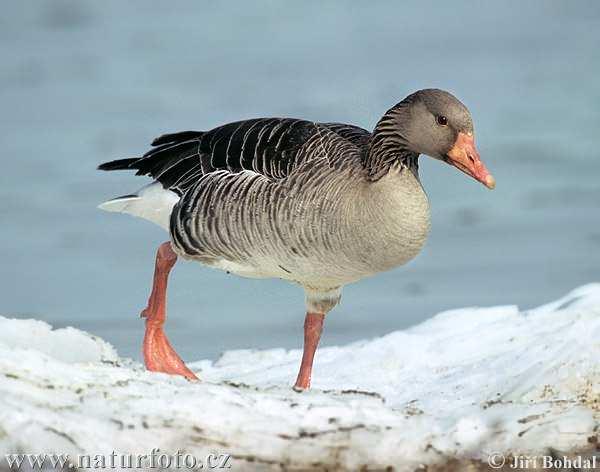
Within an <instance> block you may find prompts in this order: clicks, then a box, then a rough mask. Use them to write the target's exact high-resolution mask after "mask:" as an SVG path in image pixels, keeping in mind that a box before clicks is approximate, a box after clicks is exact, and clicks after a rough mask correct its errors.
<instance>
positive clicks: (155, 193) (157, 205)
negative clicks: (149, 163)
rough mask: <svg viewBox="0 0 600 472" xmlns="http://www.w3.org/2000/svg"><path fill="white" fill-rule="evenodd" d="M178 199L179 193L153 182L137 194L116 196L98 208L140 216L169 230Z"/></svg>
mask: <svg viewBox="0 0 600 472" xmlns="http://www.w3.org/2000/svg"><path fill="white" fill-rule="evenodd" d="M178 201H179V195H177V194H176V193H175V192H172V191H171V190H167V189H165V188H163V186H162V184H161V183H160V182H153V183H151V184H150V185H146V186H145V187H142V188H141V189H140V190H138V191H137V192H136V194H135V195H126V196H124V197H117V198H114V199H113V200H109V201H107V202H104V203H102V204H100V205H98V208H100V209H101V210H104V211H113V212H118V213H127V214H129V215H133V216H138V217H140V218H144V219H145V220H148V221H152V222H153V223H156V224H157V225H158V226H160V227H162V228H164V229H166V230H167V231H169V222H170V218H171V211H173V207H174V206H175V204H176V203H177V202H178Z"/></svg>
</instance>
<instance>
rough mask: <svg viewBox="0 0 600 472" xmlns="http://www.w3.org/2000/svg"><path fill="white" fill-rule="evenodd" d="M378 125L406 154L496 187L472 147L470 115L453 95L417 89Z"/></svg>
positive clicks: (489, 186) (390, 111) (472, 134)
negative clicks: (443, 164) (426, 158)
mask: <svg viewBox="0 0 600 472" xmlns="http://www.w3.org/2000/svg"><path fill="white" fill-rule="evenodd" d="M380 125H384V129H382V131H384V130H385V128H387V135H388V136H389V137H390V138H391V140H398V141H399V142H400V143H401V145H402V147H403V148H404V149H406V150H407V151H409V152H411V153H414V154H417V155H418V154H425V155H427V156H430V157H432V158H434V159H438V160H440V161H443V162H446V163H448V164H450V165H452V166H454V167H456V168H457V169H459V170H460V171H462V172H464V173H465V174H467V175H469V176H471V177H472V178H474V179H475V180H477V181H479V182H481V183H482V184H483V185H485V186H486V187H487V188H489V189H493V188H494V187H495V186H496V181H495V180H494V177H493V176H492V175H491V174H490V173H489V171H488V170H487V168H486V167H485V165H484V164H483V162H481V158H480V157H479V152H478V151H477V148H476V147H475V134H474V131H473V119H472V118H471V113H470V112H469V110H468V108H467V107H466V106H465V105H464V104H463V103H461V102H460V101H459V100H458V99H457V98H456V97H455V96H454V95H452V94H450V93H448V92H445V91H444V90H438V89H425V90H419V91H418V92H415V93H413V94H412V95H409V96H408V97H406V98H405V99H404V100H403V101H402V102H400V103H399V104H398V105H396V106H395V107H394V108H392V109H391V110H389V111H388V113H386V115H385V116H384V119H382V121H381V122H380ZM394 135H395V136H394Z"/></svg>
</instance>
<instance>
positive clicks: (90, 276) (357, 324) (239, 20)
mask: <svg viewBox="0 0 600 472" xmlns="http://www.w3.org/2000/svg"><path fill="white" fill-rule="evenodd" d="M2 10H3V12H2V15H1V16H0V55H1V59H2V60H1V62H0V105H1V106H0V140H1V143H2V155H1V157H0V162H1V166H0V175H1V177H0V179H1V182H2V185H1V186H0V195H1V200H0V201H1V204H0V222H1V223H0V224H1V226H0V261H1V262H0V313H1V314H3V315H5V316H16V317H20V318H26V317H35V318H39V319H42V320H45V321H47V322H49V323H51V324H53V325H54V326H57V327H62V326H69V325H70V326H75V327H77V328H80V329H84V330H87V331H90V332H92V333H94V334H97V335H99V336H101V337H103V338H105V339H106V340H108V341H110V342H111V343H112V344H114V345H115V346H116V347H117V349H118V350H119V352H120V353H121V354H122V355H126V356H131V357H134V358H136V359H139V358H140V345H141V340H142V336H143V323H142V321H141V320H140V319H139V318H138V315H139V312H140V311H141V309H142V308H144V306H145V302H146V299H147V296H148V294H149V290H150V283H151V278H152V272H153V267H154V255H155V251H156V248H157V246H158V245H159V244H160V243H161V242H163V241H165V240H166V239H167V236H166V233H164V232H163V230H161V229H160V228H159V227H158V226H154V225H152V224H151V223H148V222H146V221H143V220H137V219H134V218H132V217H130V216H126V215H117V214H109V213H104V212H101V211H100V210H97V209H96V205H97V204H99V203H100V202H102V201H105V200H107V199H109V198H111V197H114V196H117V195H122V194H127V193H130V192H131V191H135V190H137V188H139V187H141V186H142V185H144V184H146V183H147V180H146V179H145V178H140V177H137V178H136V177H134V176H133V175H132V174H128V173H110V174H108V173H100V172H98V171H96V170H95V168H96V166H97V165H98V164H99V163H101V162H103V161H107V160H111V159H116V158H122V157H131V156H135V155H139V154H141V153H143V152H145V151H146V150H147V149H148V146H149V143H150V141H151V140H152V139H153V138H154V137H156V136H158V135H160V134H162V133H165V132H172V131H178V130H187V129H200V130H204V129H210V128H212V127H214V126H217V125H219V124H222V123H224V122H228V121H233V120H238V119H242V118H250V117H263V116H291V117H298V118H306V119H311V120H316V121H342V122H348V123H354V124H357V125H360V126H363V127H365V128H368V129H372V128H373V126H374V125H375V123H376V122H377V120H378V119H379V117H380V116H381V115H382V114H383V113H384V112H385V111H386V110H387V109H388V108H390V107H391V106H392V105H394V104H395V103H397V102H398V101H400V100H401V99H402V98H404V97H405V96H406V95H407V94H409V93H410V92H413V91H415V90H417V89H420V88H425V87H439V88H444V89H447V90H449V91H451V92H453V93H455V94H456V95H457V96H458V97H459V98H460V99H461V100H462V101H463V102H464V103H465V104H467V106H468V107H469V108H470V109H471V112H472V114H473V117H474V120H475V127H476V131H477V143H478V148H479V151H480V153H481V156H482V158H483V160H484V162H485V163H486V164H487V166H488V168H489V169H490V170H491V171H492V173H493V174H494V176H495V177H496V180H497V182H498V186H497V189H496V190H495V191H493V192H490V191H488V190H486V189H485V188H484V187H483V186H481V185H479V184H477V183H476V182H474V181H472V180H470V179H468V178H467V177H466V176H464V175H463V174H461V173H459V172H458V171H457V170H456V169H454V168H451V167H449V166H445V165H442V164H441V163H439V162H434V161H433V160H431V159H428V158H426V157H422V158H421V179H422V183H423V186H424V187H425V189H426V191H427V192H428V194H429V197H430V203H431V208H432V231H431V236H430V239H429V241H428V243H427V245H426V247H425V249H424V250H423V252H422V253H421V255H420V256H419V257H418V258H417V259H415V260H414V261H412V262H411V263H410V264H409V265H407V266H404V267H401V268H399V269H396V270H394V271H391V272H389V273H386V274H382V275H379V276H377V277H375V278H372V279H368V280H364V281H362V282H359V283H357V284H355V285H353V286H348V287H347V288H346V290H345V291H344V295H343V299H342V304H341V305H340V306H339V307H338V308H336V309H335V310H334V311H333V312H332V313H331V314H330V315H329V316H328V321H327V325H326V329H325V334H324V337H323V344H326V345H327V344H329V345H331V344H339V343H345V342H349V341H353V340H357V339H361V338H366V337H373V336H378V335H382V334H384V333H387V332H390V331H393V330H396V329H401V328H405V327H407V326H410V325H413V324H415V323H418V322H420V321H422V320H424V319H426V318H427V317H430V316H432V315H434V314H435V313H437V312H439V311H442V310H447V309H452V308H458V307H463V306H474V305H481V306H486V305H497V304H518V305H519V306H521V307H523V308H527V307H533V306H536V305H538V304H542V303H545V302H547V301H550V300H553V299H556V298H558V297H560V296H562V295H563V294H565V293H566V292H567V291H569V290H570V289H572V288H575V287H576V286H578V285H581V284H584V283H587V282H591V281H598V280H599V279H600V273H599V269H600V208H599V207H600V178H599V177H600V175H599V173H600V155H599V154H600V151H599V145H598V143H599V138H598V133H599V131H600V85H599V84H600V81H599V79H598V77H599V76H600V3H598V2H594V1H589V2H584V1H578V2H555V1H545V0H544V1H532V2H517V1H512V2H502V3H497V4H496V3H490V2H485V3H484V2H445V3H443V2H422V1H418V2H417V1H414V2H383V1H382V2H360V4H359V2H353V3H346V2H316V1H313V2H276V1H271V2H268V1H265V2H241V1H240V2H228V3H223V2H192V1H188V2H184V1H177V2H147V1H128V2H123V1H117V0H109V1H103V2H92V1H75V0H73V1H65V0H48V1H30V2H7V3H5V4H4V5H3V8H2ZM168 314H169V321H168V324H167V332H168V333H169V336H170V338H171V341H172V342H173V343H174V345H175V347H176V348H177V350H178V351H179V352H180V354H181V355H182V356H183V357H184V358H187V359H191V360H197V359H200V358H203V357H207V356H210V357H213V356H216V355H218V353H219V352H221V351H223V350H226V349H235V348H267V347H280V346H283V347H287V348H292V347H295V348H299V347H300V346H301V342H302V339H301V326H302V323H303V318H304V305H303V294H302V290H301V289H300V288H298V287H294V286H292V285H288V284H287V283H284V282H282V281H278V280H267V281H264V280H263V281H261V280H249V279H242V278H239V277H236V276H231V275H227V274H225V273H222V272H218V271H216V270H212V269H209V268H205V267H203V266H201V265H199V264H194V263H185V262H180V263H179V264H178V265H177V266H176V268H175V270H174V272H173V274H172V278H171V281H170V291H169V310H168Z"/></svg>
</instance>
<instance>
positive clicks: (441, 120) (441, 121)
mask: <svg viewBox="0 0 600 472" xmlns="http://www.w3.org/2000/svg"><path fill="white" fill-rule="evenodd" d="M436 121H437V123H438V125H440V126H446V125H447V124H448V118H446V117H445V116H444V115H440V116H438V117H437V118H436Z"/></svg>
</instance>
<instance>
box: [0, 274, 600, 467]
mask: <svg viewBox="0 0 600 472" xmlns="http://www.w3.org/2000/svg"><path fill="white" fill-rule="evenodd" d="M331 316H335V314H332V315H331ZM140 334H141V333H140ZM299 358H300V351H285V350H283V349H272V350H267V351H232V352H227V353H225V354H224V355H223V356H222V357H221V358H220V359H219V360H217V361H216V362H212V361H208V360H205V361H200V362H196V363H192V364H190V367H191V368H192V369H193V370H195V371H196V372H197V373H198V374H199V376H200V377H201V378H202V379H203V382H201V383H190V382H187V381H185V380H183V379H180V378H173V377H169V376H166V375H162V374H152V373H149V372H145V371H144V369H143V368H142V367H141V366H140V365H139V364H137V363H134V362H132V361H130V360H126V359H120V358H119V357H118V356H117V354H116V352H115V350H114V349H113V348H112V347H111V346H110V345H108V344H107V343H106V342H104V341H102V340H100V339H98V338H95V337H93V336H90V335H89V334H87V333H83V332H81V331H78V330H76V329H73V328H67V329H58V330H54V331H53V330H52V329H51V328H50V327H49V326H48V325H47V324H45V323H43V322H41V321H35V320H14V319H6V318H1V317H0V374H1V375H0V453H1V455H0V461H1V460H2V458H3V457H4V454H5V453H15V452H25V453H41V452H55V453H69V454H71V455H72V456H75V455H77V454H92V455H96V454H111V453H112V452H113V451H116V452H117V453H130V454H148V453H149V451H151V449H153V448H159V449H160V451H162V452H166V453H175V451H177V450H182V451H185V452H186V453H190V454H193V455H194V456H195V457H197V458H202V457H205V456H206V454H208V453H210V452H216V453H227V454H231V456H232V458H231V465H232V470H265V469H271V468H272V469H280V468H284V469H313V470H319V469H328V470H338V469H348V470H358V469H359V468H360V467H365V466H366V470H372V469H382V468H385V467H387V466H393V467H395V469H394V470H414V469H415V468H416V467H418V466H419V465H423V464H426V465H429V466H430V470H431V469H432V468H433V469H434V468H435V466H436V465H439V466H445V467H449V465H448V464H457V463H458V464H465V463H467V462H468V463H469V464H475V465H477V464H479V465H480V466H481V467H483V466H482V465H481V464H486V463H487V460H488V456H489V455H490V454H491V453H501V454H504V455H506V456H507V457H508V456H509V455H510V454H513V455H528V456H536V455H537V456H539V455H543V454H545V453H548V451H549V450H550V449H552V450H554V451H564V452H568V453H573V452H577V451H582V450H587V451H588V452H589V451H590V449H593V448H594V447H595V446H596V445H597V444H598V430H599V424H600V421H599V420H600V404H599V402H600V362H599V361H600V284H593V285H587V286H584V287H581V288H579V289H577V290H575V291H573V292H572V293H570V294H569V295H567V296H566V297H564V298H562V299H560V300H558V301H556V302H554V303H550V304H548V305H545V306H542V307H539V308H537V309H534V310H529V311H519V310H518V308H517V307H514V306H503V307H493V308H466V309H461V310H453V311H449V312H445V313H441V314H439V315H437V316H435V317H434V318H432V319H430V320H428V321H426V322H425V323H423V324H421V325H419V326H417V327H414V328H412V329H409V330H406V331H397V332H394V333H391V334H389V335H387V336H384V337H382V338H380V339H375V340H371V341H361V342H357V343H353V344H350V345H347V346H342V347H329V348H324V349H321V350H319V352H318V354H317V359H316V364H315V371H314V390H312V391H310V392H304V393H296V392H294V391H292V390H291V389H290V384H291V383H292V381H293V379H294V378H295V374H296V369H297V366H298V362H299ZM598 464H599V465H600V461H599V462H598ZM457 467H458V468H457V469H456V470H463V469H462V468H461V467H462V466H457ZM0 468H1V466H0ZM444 470H446V469H444Z"/></svg>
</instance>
